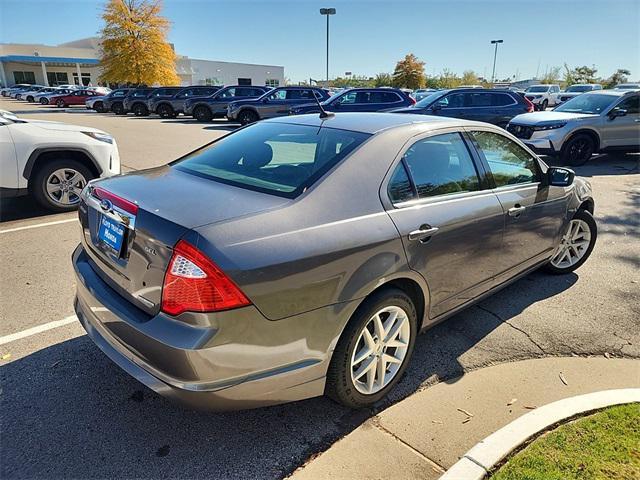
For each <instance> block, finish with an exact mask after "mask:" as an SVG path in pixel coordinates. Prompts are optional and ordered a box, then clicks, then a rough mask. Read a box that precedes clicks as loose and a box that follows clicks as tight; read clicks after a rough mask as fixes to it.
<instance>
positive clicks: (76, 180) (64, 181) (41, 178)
mask: <svg viewBox="0 0 640 480" xmlns="http://www.w3.org/2000/svg"><path fill="white" fill-rule="evenodd" d="M93 177H94V176H93V174H92V173H91V171H90V170H89V169H88V168H87V167H86V166H85V165H83V164H82V163H80V162H78V161H76V160H72V159H60V160H54V161H52V162H47V163H45V164H44V165H43V166H42V167H40V168H39V169H38V170H37V171H36V172H35V174H34V176H33V177H32V179H31V180H30V181H29V187H30V190H31V193H32V195H33V197H34V198H35V200H36V201H37V202H38V203H39V204H40V205H42V206H43V207H44V208H46V209H48V210H52V211H54V212H68V211H71V210H75V209H76V208H77V207H78V204H79V203H80V193H81V192H82V189H83V188H84V187H85V186H86V185H87V182H88V181H89V180H91V179H92V178H93Z"/></svg>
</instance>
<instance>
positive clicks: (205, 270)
mask: <svg viewBox="0 0 640 480" xmlns="http://www.w3.org/2000/svg"><path fill="white" fill-rule="evenodd" d="M312 94H313V93H312ZM478 172H481V173H480V174H479V173H478ZM177 196H179V198H176V197H177ZM203 205H204V206H206V207H205V208H203ZM78 211H79V219H80V225H81V232H82V233H81V244H80V245H79V246H78V247H77V248H76V250H75V251H74V253H73V255H72V263H73V268H74V271H75V275H76V282H75V284H76V286H77V293H76V300H75V304H74V305H75V310H76V314H77V317H78V319H79V321H80V322H81V324H82V325H83V326H84V328H85V330H86V331H87V334H88V336H89V338H91V339H92V340H93V341H94V342H95V343H96V345H97V346H98V347H99V348H100V349H102V350H103V351H104V353H105V354H106V355H107V356H108V357H110V358H111V359H112V360H113V361H114V362H115V363H116V364H117V365H118V366H120V367H121V368H123V369H124V370H125V371H127V372H129V373H130V374H131V375H132V376H134V377H135V378H136V379H138V380H139V381H141V382H143V383H144V384H146V385H147V386H148V387H150V388H152V389H154V390H155V391H157V392H158V393H160V394H162V395H165V396H167V397H170V398H173V399H175V400H178V401H181V402H183V403H185V404H187V405H188V406H190V407H199V408H209V409H233V408H235V409H238V408H255V407H259V406H264V405H271V404H276V403H283V402H289V401H294V400H300V399H303V398H309V397H314V396H319V395H323V394H326V395H328V396H329V397H331V398H333V399H334V400H335V401H337V402H340V403H342V404H344V405H346V406H348V407H353V408H362V407H367V406H371V405H373V404H374V403H375V402H377V401H379V400H380V399H382V398H383V397H384V396H385V395H386V394H387V393H388V392H389V391H390V390H391V389H392V388H393V387H394V385H395V384H396V383H397V382H398V380H399V379H400V378H401V377H402V375H403V372H405V370H406V368H407V366H408V364H409V362H410V359H411V356H412V352H413V349H414V347H415V345H416V337H417V335H418V333H419V332H420V331H421V330H422V329H426V328H429V327H432V326H434V325H436V324H437V323H438V322H440V321H442V320H444V319H446V318H447V317H450V316H452V315H453V314H455V313H456V312H458V311H460V310H462V309H463V308H465V307H468V306H470V305H472V304H474V303H475V302H477V301H479V300H480V299H482V298H484V297H485V296H486V295H488V294H490V293H492V292H494V291H496V290H498V289H500V288H502V287H504V286H506V285H508V284H510V283H511V282H513V281H515V280H516V279H518V278H520V277H521V276H523V275H525V274H527V273H528V272H532V271H535V270H538V269H539V268H540V267H542V266H544V267H545V268H546V269H547V270H548V271H549V272H551V273H554V274H567V273H569V272H572V271H573V270H575V269H577V268H579V267H580V266H581V265H582V264H583V263H584V262H585V261H586V260H587V258H588V257H589V255H590V254H591V251H592V249H593V246H594V244H595V241H596V236H597V226H596V223H595V221H594V219H593V216H592V213H593V211H594V201H593V196H592V191H591V187H590V185H589V183H588V182H586V181H584V180H582V179H579V178H575V175H574V173H573V172H572V171H571V170H569V169H566V168H561V167H548V166H547V165H546V164H545V163H544V162H542V161H541V160H540V159H539V158H538V157H536V156H535V155H534V154H533V153H531V152H530V151H529V150H528V149H527V148H526V147H525V146H523V145H522V144H521V143H520V142H519V141H518V140H517V139H515V138H514V137H512V136H511V135H510V134H509V133H507V132H506V131H504V130H502V129H499V128H497V127H495V126H492V125H488V124H486V123H479V122H466V121H464V120H458V119H451V118H434V117H426V116H423V115H397V114H377V113H349V114H342V113H337V114H335V115H334V116H332V117H329V118H320V116H319V115H300V116H295V117H288V118H284V119H270V120H266V121H263V122H258V123H257V124H254V125H251V126H249V127H247V128H242V129H239V130H237V131H235V132H233V133H230V134H229V135H226V136H224V137H222V138H219V139H218V140H216V141H214V142H213V143H212V144H209V145H207V146H205V147H203V148H200V149H198V150H196V151H194V152H192V153H190V154H188V155H186V156H185V157H183V158H181V159H180V160H178V161H176V162H172V163H170V164H169V165H164V166H161V167H157V168H154V169H150V170H146V171H140V172H134V173H129V174H126V175H121V176H118V177H114V178H109V179H104V180H98V181H95V182H92V184H91V185H90V186H89V187H88V188H87V189H85V190H84V192H83V194H82V197H81V206H80V208H79V210H78ZM567 232H571V235H568V234H567ZM523 245H526V248H523V247H522V246H523ZM538 280H539V278H535V279H532V281H538Z"/></svg>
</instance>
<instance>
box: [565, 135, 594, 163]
mask: <svg viewBox="0 0 640 480" xmlns="http://www.w3.org/2000/svg"><path fill="white" fill-rule="evenodd" d="M592 153H593V152H592V151H591V146H590V144H589V141H588V140H587V139H583V138H580V139H576V140H575V141H574V142H573V143H572V144H571V145H570V146H569V152H568V155H567V156H568V158H569V161H570V162H571V163H572V164H579V162H580V163H581V162H584V161H585V160H588V159H589V158H591V154H592Z"/></svg>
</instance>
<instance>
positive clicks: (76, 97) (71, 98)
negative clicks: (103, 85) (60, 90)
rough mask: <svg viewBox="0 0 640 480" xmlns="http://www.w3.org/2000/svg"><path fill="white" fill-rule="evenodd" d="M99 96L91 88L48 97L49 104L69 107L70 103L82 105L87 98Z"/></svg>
mask: <svg viewBox="0 0 640 480" xmlns="http://www.w3.org/2000/svg"><path fill="white" fill-rule="evenodd" d="M99 96H101V95H100V94H99V93H97V92H94V91H92V90H74V91H72V92H71V93H66V94H62V95H54V96H52V97H50V98H49V104H51V105H55V106H56V107H59V108H63V107H70V106H72V105H84V102H85V101H86V100H87V98H91V97H99Z"/></svg>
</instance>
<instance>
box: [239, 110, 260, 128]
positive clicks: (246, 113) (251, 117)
mask: <svg viewBox="0 0 640 480" xmlns="http://www.w3.org/2000/svg"><path fill="white" fill-rule="evenodd" d="M258 120H260V119H259V118H258V114H257V113H256V112H254V111H253V110H243V111H242V112H240V115H238V121H239V122H240V125H249V124H250V123H253V122H257V121H258Z"/></svg>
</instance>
